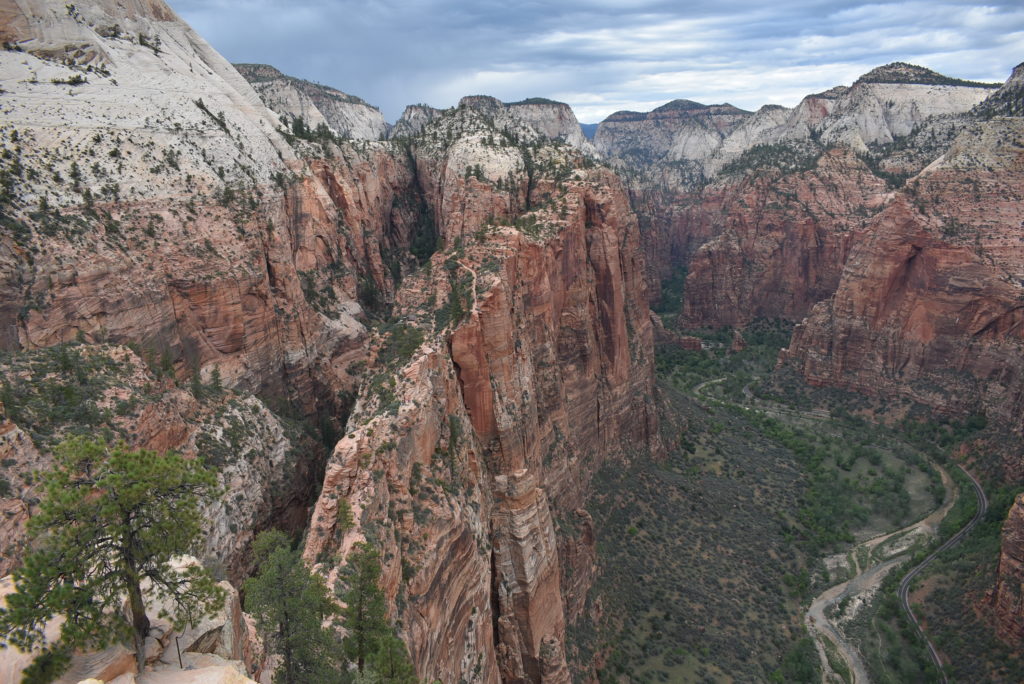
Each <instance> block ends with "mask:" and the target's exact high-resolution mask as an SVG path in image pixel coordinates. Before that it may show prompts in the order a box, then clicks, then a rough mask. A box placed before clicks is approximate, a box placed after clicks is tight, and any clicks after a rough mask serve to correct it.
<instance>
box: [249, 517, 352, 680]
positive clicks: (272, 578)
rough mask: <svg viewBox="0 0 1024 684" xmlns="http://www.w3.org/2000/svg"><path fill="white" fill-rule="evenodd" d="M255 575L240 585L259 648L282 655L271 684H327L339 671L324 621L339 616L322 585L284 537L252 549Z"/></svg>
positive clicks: (266, 535)
mask: <svg viewBox="0 0 1024 684" xmlns="http://www.w3.org/2000/svg"><path fill="white" fill-rule="evenodd" d="M253 555H254V557H255V559H256V563H257V567H258V570H259V574H258V575H257V576H256V577H252V578H249V579H248V580H246V581H245V595H246V596H245V608H246V610H247V611H248V612H249V613H251V614H252V615H253V617H255V618H256V625H257V627H258V628H259V630H260V634H261V635H262V636H263V639H264V643H265V644H266V645H267V648H268V649H270V650H271V651H272V652H274V653H277V654H280V655H281V664H280V665H279V666H278V668H277V670H276V671H275V672H274V682H275V684H319V683H324V684H331V683H333V682H336V681H337V672H338V671H339V670H340V669H342V666H343V663H342V662H341V661H340V653H339V652H338V644H337V643H336V639H335V636H334V633H333V632H332V630H330V629H329V628H326V627H324V624H323V623H324V620H325V619H326V618H327V617H328V616H330V615H333V614H335V613H337V612H338V608H337V606H336V605H335V604H334V602H333V601H332V600H331V595H330V591H329V590H328V589H327V585H326V584H325V583H324V581H323V579H322V578H321V577H320V576H319V575H316V574H314V573H312V572H310V571H309V569H308V568H306V566H305V564H304V563H303V562H302V554H301V552H300V551H299V550H298V549H293V548H292V545H291V543H290V542H289V540H288V537H287V535H285V534H284V533H283V532H280V531H277V530H272V531H268V532H261V533H260V534H259V536H257V537H256V541H255V542H254V543H253Z"/></svg>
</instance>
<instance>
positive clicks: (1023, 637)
mask: <svg viewBox="0 0 1024 684" xmlns="http://www.w3.org/2000/svg"><path fill="white" fill-rule="evenodd" d="M987 599H988V602H989V604H990V605H991V606H992V609H993V612H994V615H995V629H996V634H998V635H999V638H1000V639H1002V640H1003V641H1005V642H1006V643H1007V644H1009V645H1010V646H1013V647H1019V646H1020V644H1021V643H1024V494H1018V495H1017V499H1016V501H1014V502H1013V505H1012V506H1010V511H1009V512H1008V513H1007V515H1006V522H1004V523H1003V534H1002V547H1001V548H1000V551H999V565H998V566H997V567H996V585H995V588H994V589H993V590H992V591H991V592H989V594H988V596H987Z"/></svg>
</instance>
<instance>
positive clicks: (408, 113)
mask: <svg viewBox="0 0 1024 684" xmlns="http://www.w3.org/2000/svg"><path fill="white" fill-rule="evenodd" d="M442 113H443V112H442V111H441V110H440V109H434V108H433V107H431V106H429V105H425V104H416V105H409V106H407V107H406V108H405V111H403V112H402V116H401V117H399V119H398V121H397V122H395V125H394V126H392V127H391V131H390V132H389V133H388V137H389V138H403V137H405V138H408V137H411V136H414V135H419V134H420V132H421V131H422V130H423V129H424V128H426V127H427V125H428V124H429V123H430V122H431V121H433V120H434V119H436V118H437V117H439V116H441V114H442Z"/></svg>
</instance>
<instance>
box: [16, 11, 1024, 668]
mask: <svg viewBox="0 0 1024 684" xmlns="http://www.w3.org/2000/svg"><path fill="white" fill-rule="evenodd" d="M0 34H2V37H3V41H4V44H5V49H4V51H3V52H0V81H2V84H3V93H2V94H0V110H2V117H0V147H2V150H0V226H2V230H0V350H2V351H3V355H2V357H0V373H2V378H3V386H2V389H3V394H2V397H0V401H2V402H3V416H2V418H3V422H2V423H0V455H2V456H3V457H4V458H3V463H4V471H3V482H4V483H6V486H5V487H4V489H3V493H2V496H0V510H2V511H3V513H4V518H3V520H2V523H0V529H2V530H3V548H2V549H0V574H7V573H9V572H10V571H11V570H12V569H13V568H15V567H17V565H18V563H19V560H20V557H21V555H22V554H23V552H24V546H25V543H26V538H25V524H26V521H27V520H28V518H29V517H30V516H31V514H32V508H33V506H34V505H35V504H36V503H38V492H37V491H36V490H35V488H34V484H33V480H32V477H31V476H30V474H31V472H32V471H34V470H38V469H40V468H45V467H47V465H48V463H49V459H50V452H51V450H52V449H53V447H54V446H55V445H56V443H58V442H59V441H60V439H61V438H62V437H64V436H67V435H70V434H79V433H83V432H94V433H98V432H100V431H106V432H107V433H108V434H109V435H111V436H112V437H116V438H121V439H124V440H126V441H127V442H128V443H129V444H130V445H131V446H132V447H135V448H146V449H153V450H159V451H163V450H175V451H179V452H181V453H183V454H185V455H186V456H188V457H190V458H191V457H202V458H204V459H205V460H206V462H207V464H209V465H212V466H213V467H214V468H215V469H216V471H217V473H218V478H219V480H220V482H221V485H222V487H223V489H224V494H223V496H222V497H221V498H220V499H219V500H217V501H214V502H210V503H209V504H208V505H207V509H206V516H207V518H208V522H207V530H208V533H207V535H206V537H205V542H204V547H203V548H202V549H201V553H200V554H199V556H200V559H201V560H202V562H203V563H204V564H206V565H208V566H210V567H215V568H218V572H219V573H220V574H221V578H220V579H224V580H227V581H229V582H230V583H231V584H233V585H235V586H237V585H238V584H239V583H240V582H241V581H242V580H243V579H244V578H245V577H247V576H248V575H249V574H251V572H252V570H253V567H252V559H251V557H250V553H249V550H250V546H251V542H252V540H253V538H254V536H255V535H256V533H258V532H259V531H262V530H265V529H269V528H280V529H284V530H286V531H287V532H289V533H291V534H293V535H295V536H296V538H301V544H302V549H303V557H304V559H305V561H306V562H307V564H308V565H309V566H310V567H311V568H313V569H314V571H315V572H317V573H318V574H320V575H321V576H323V577H324V578H325V579H326V580H327V581H328V583H329V584H331V585H333V582H334V581H335V580H336V579H337V578H338V576H339V570H340V567H341V566H342V565H343V563H344V559H345V557H346V555H347V554H348V552H349V551H351V550H352V549H353V548H354V546H355V544H356V543H358V542H362V541H367V542H370V543H371V544H373V545H374V546H375V547H377V548H378V549H379V550H380V552H381V558H382V561H383V566H382V579H381V588H382V589H383V591H384V594H385V597H386V602H387V606H388V615H389V617H390V619H391V621H392V622H393V624H394V625H395V626H396V629H397V633H398V635H399V636H400V637H401V639H402V640H403V642H404V643H405V644H406V646H407V647H408V650H409V654H410V656H411V660H412V663H413V665H414V667H415V670H416V674H417V676H418V677H420V678H422V679H423V680H426V681H434V680H440V681H445V682H447V681H466V682H499V681H502V682H541V681H543V682H569V681H580V680H584V681H590V680H597V678H598V677H599V676H600V670H601V668H602V665H603V660H604V659H605V658H606V657H608V656H609V655H610V654H611V653H612V652H613V651H614V647H613V645H608V644H605V645H604V646H603V648H601V649H598V652H597V653H595V654H593V655H594V657H593V658H590V659H589V660H588V659H587V657H586V649H585V648H584V646H583V645H582V641H581V640H580V639H579V638H577V637H575V636H574V634H575V633H576V632H577V631H579V629H580V626H581V625H583V624H590V623H597V624H601V623H603V621H605V622H607V621H614V620H616V619H619V617H618V616H614V615H613V616H605V615H604V613H603V610H602V602H601V600H600V596H599V595H598V594H597V593H596V592H597V589H596V587H598V585H599V583H600V580H601V577H602V573H603V572H604V571H605V569H606V565H607V564H606V562H605V560H604V558H603V557H602V550H601V549H602V546H601V542H602V539H608V538H607V537H603V536H602V535H603V534H604V531H603V530H602V529H601V527H600V526H599V524H598V523H596V522H595V517H594V514H593V511H594V506H595V504H594V502H595V500H596V498H595V497H596V495H595V487H596V485H595V484H594V483H595V480H597V479H600V478H599V477H598V475H599V473H601V472H607V471H608V470H609V469H611V470H613V471H614V470H616V469H619V470H622V471H623V472H625V471H628V470H630V469H631V468H635V467H637V465H638V464H641V463H653V464H657V463H662V462H664V461H665V459H666V458H667V456H666V455H667V454H668V452H669V451H670V450H671V447H672V446H673V444H674V443H675V442H678V441H681V440H683V439H686V435H687V434H688V430H690V429H691V428H690V427H688V426H689V423H686V422H685V421H684V422H683V424H682V426H679V425H676V421H677V417H675V416H672V415H669V414H667V413H666V411H667V409H666V408H665V407H666V400H665V396H664V393H665V390H664V389H663V388H662V387H660V386H659V385H658V383H657V382H656V373H655V366H656V352H655V340H656V338H657V339H658V341H659V343H666V341H667V342H668V343H669V344H670V345H673V346H675V347H678V348H680V349H683V350H686V351H688V352H695V353H698V354H699V353H701V352H702V349H705V347H706V346H709V345H711V346H713V344H716V343H713V342H712V343H708V342H706V341H704V342H702V338H701V337H696V336H692V335H689V334H685V335H684V334H682V333H681V332H679V331H689V332H693V331H706V330H708V329H721V328H730V329H731V330H730V333H729V334H730V335H731V337H730V339H731V342H730V343H729V344H730V349H731V351H732V352H734V353H739V352H742V351H743V350H744V349H745V348H746V346H747V343H746V342H745V340H744V335H750V334H752V332H755V329H756V326H757V323H758V321H765V320H776V321H783V322H785V323H786V324H792V325H793V326H794V327H793V333H792V336H791V338H790V339H789V341H788V344H787V345H786V346H785V348H784V349H782V351H781V352H780V353H779V356H778V361H777V365H778V369H779V372H790V373H793V374H795V375H796V376H798V377H799V378H801V380H802V381H803V382H806V383H808V384H810V385H812V386H816V387H828V388H837V389H842V390H852V391H855V392H857V393H860V394H863V395H867V396H870V397H873V398H875V399H876V400H878V401H880V402H882V403H883V404H885V403H887V402H892V403H893V404H895V403H896V401H897V400H906V401H908V402H916V403H917V404H919V405H921V406H924V407H928V409H930V410H933V411H935V412H936V414H937V415H940V416H945V417H947V418H949V419H951V420H961V419H966V418H967V417H969V416H976V415H979V414H983V415H984V416H986V418H987V421H988V424H989V425H990V427H991V429H992V430H993V431H998V432H994V433H993V434H998V435H1005V436H1006V438H1005V441H1004V442H1003V443H1002V445H1001V446H1000V447H999V448H995V447H993V448H992V451H993V452H994V453H995V454H996V455H994V456H992V460H991V462H988V463H985V464H984V468H985V469H987V470H989V471H991V472H993V473H996V475H995V477H997V478H1002V479H1003V480H1005V481H1007V482H1012V483H1014V484H1016V485H1019V484H1020V483H1021V482H1022V481H1024V461H1022V460H1021V453H1024V452H1021V451H1020V449H1019V448H1017V445H1018V444H1019V443H1020V442H1019V441H1015V440H1020V439H1024V423H1022V422H1021V419H1020V416H1021V415H1022V412H1024V361H1022V359H1024V354H1022V352H1024V327H1022V322H1024V319H1022V316H1024V197H1022V195H1021V192H1022V188H1024V119H1022V118H1021V115H1022V113H1024V112H1022V105H1021V103H1022V101H1024V65H1021V66H1018V67H1017V68H1016V69H1014V71H1013V73H1012V74H1011V75H1010V78H1009V79H1008V80H1007V82H1006V83H1004V84H983V83H973V82H967V81H961V80H958V79H954V78H949V77H946V76H942V75H941V74H937V73H935V72H932V71H929V70H927V69H924V68H921V67H915V66H912V65H907V64H901V63H895V64H890V65H886V66H883V67H879V68H877V69H875V70H872V71H870V72H868V73H867V74H865V75H864V76H862V77H861V78H860V79H858V80H857V81H856V82H855V83H853V84H852V85H851V86H849V87H847V86H837V87H836V88H833V89H831V90H828V91H826V92H823V93H818V94H813V95H808V96H807V97H806V98H804V100H803V101H802V102H800V104H798V105H797V106H796V107H794V108H792V109H790V108H784V107H779V106H766V107H763V108H761V109H760V110H758V111H756V112H748V111H744V110H741V109H739V108H736V107H733V106H731V105H728V104H720V105H703V104H699V103H696V102H692V101H689V100H675V101H673V102H670V103H668V104H666V105H664V106H662V107H659V108H658V109H655V110H654V111H652V112H649V113H638V112H619V113H616V114H613V115H612V116H610V117H609V118H608V119H606V120H605V121H603V122H602V123H601V124H600V125H599V126H598V128H597V132H596V135H595V136H594V139H593V141H592V142H591V141H588V140H587V139H586V138H585V137H584V136H583V133H582V130H581V128H580V126H579V124H578V123H577V121H576V118H575V116H574V114H573V112H572V110H571V109H570V108H569V106H568V105H565V104H562V103H558V102H554V101H550V100H544V99H540V98H536V99H530V100H524V101H521V102H512V103H504V102H501V101H500V100H497V99H495V98H491V97H486V96H468V97H465V98H463V99H462V100H461V101H460V102H459V103H458V105H457V106H455V107H451V108H448V109H434V108H432V107H429V106H426V105H413V106H410V107H408V108H407V109H406V110H405V113H404V114H403V115H402V117H401V118H400V119H399V120H398V121H397V122H396V123H395V124H394V125H393V126H390V125H389V124H387V123H386V122H385V120H384V117H383V115H382V114H381V113H380V111H379V110H377V109H376V108H374V107H373V106H372V105H370V104H368V103H366V102H364V101H363V100H361V99H360V98H358V97H355V96H352V95H348V94H346V93H344V92H342V91H339V90H336V89H334V88H330V87H327V86H322V85H319V84H316V83H311V82H308V81H303V80H301V79H297V78H293V77H290V76H287V75H285V74H282V73H281V72H280V71H278V70H277V69H276V68H274V67H272V66H268V65H260V64H240V65H232V64H230V63H228V62H227V61H226V60H225V59H224V58H223V57H221V56H220V55H219V54H217V53H216V51H214V50H213V48H211V47H210V45H209V44H207V43H206V42H205V41H204V40H203V39H202V38H201V37H200V36H199V35H198V34H196V33H195V32H194V31H193V30H192V29H191V28H189V27H188V26H187V25H186V24H185V23H184V22H183V21H181V20H180V19H179V18H178V17H177V16H176V15H175V14H174V12H173V11H172V10H171V9H170V8H169V7H168V6H167V5H166V4H164V3H163V2H162V0H127V1H124V0H122V1H117V2H115V0H90V1H89V2H82V3H76V4H75V5H66V6H65V5H60V6H58V5H55V4H53V3H49V2H44V1H43V0H19V1H18V2H14V1H13V0H6V1H3V0H0ZM680 274H685V281H683V279H682V277H681V276H680ZM673 278H675V279H676V280H678V281H679V282H680V283H681V290H680V289H679V288H677V289H676V290H675V291H672V288H671V287H669V285H668V283H670V281H672V279H673ZM674 297H675V298H674ZM652 307H654V308H656V309H657V310H658V311H659V313H660V316H659V315H655V314H653V313H652V311H651V308H652ZM69 405H73V406H74V407H75V408H76V410H69ZM666 416H668V420H667V421H666ZM883 418H884V416H883ZM694 422H695V423H696V422H697V419H694ZM666 423H667V424H669V425H671V426H672V429H673V430H674V432H673V433H672V434H671V435H670V438H669V439H666V437H665V435H666V434H667V433H666ZM668 442H671V444H670V443H668ZM789 486H790V485H787V487H789ZM623 491H625V490H623ZM787 491H788V490H787ZM616 496H624V494H623V493H622V492H619V493H617V494H616ZM692 505H693V504H691V506H692ZM679 515H681V516H685V515H687V513H686V511H685V508H684V509H681V511H680V512H679ZM1020 519H1021V504H1020V502H1019V501H1018V502H1017V504H1016V505H1015V506H1014V507H1013V508H1012V509H1011V510H1010V517H1009V518H1008V519H1007V521H1006V523H1005V528H1004V533H1003V542H1002V544H1003V548H1002V553H1001V556H1000V558H999V567H998V573H997V574H998V579H997V582H996V585H995V587H994V588H992V590H991V592H990V593H989V594H988V595H987V598H986V600H985V601H986V602H985V606H988V608H985V609H986V610H988V609H989V608H990V609H991V610H992V612H993V615H994V618H993V620H994V623H995V625H996V630H997V632H998V634H999V636H1000V637H1001V638H1003V639H1004V640H1005V641H1006V642H1007V643H1010V644H1016V645H1019V644H1020V640H1021V638H1024V635H1022V630H1021V615H1020V613H1021V611H1020V597H1019V594H1020V585H1021V583H1022V582H1024V562H1022V561H1021V553H1020V549H1019V546H1020V544H1019V537H1020V527H1021V521H1020ZM635 533H636V529H635V528H634V529H633V532H630V533H629V534H635ZM236 603H237V601H236ZM226 612H227V613H229V614H230V616H229V618H225V619H226V620H228V621H229V622H232V624H236V625H240V624H241V622H240V621H243V620H244V618H243V616H241V615H240V608H239V607H238V606H237V605H232V606H230V607H229V608H227V609H226ZM239 631H241V628H240V627H239ZM250 633H251V630H250ZM773 648H774V646H773ZM246 649H248V650H246ZM221 650H222V651H224V650H225V649H224V648H221ZM254 650H258V649H257V647H256V645H255V642H254V641H253V643H248V644H247V645H246V646H244V647H243V646H241V645H239V644H234V645H232V646H231V647H230V648H228V649H227V651H230V653H227V652H226V651H225V654H226V656H229V657H228V659H229V660H230V659H234V660H241V661H244V665H243V666H242V671H243V672H244V673H245V674H246V675H251V676H253V678H260V677H262V679H261V680H260V681H264V680H266V679H267V677H269V675H270V669H269V668H270V666H269V664H268V661H266V660H265V659H262V658H260V657H257V656H255V655H253V651H254ZM242 651H246V653H247V655H245V657H242V655H241V654H242Z"/></svg>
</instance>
